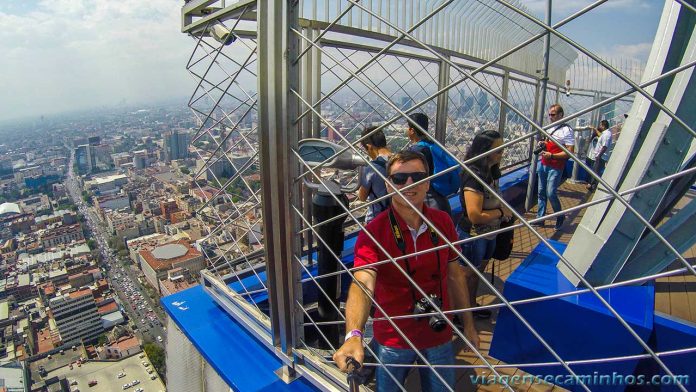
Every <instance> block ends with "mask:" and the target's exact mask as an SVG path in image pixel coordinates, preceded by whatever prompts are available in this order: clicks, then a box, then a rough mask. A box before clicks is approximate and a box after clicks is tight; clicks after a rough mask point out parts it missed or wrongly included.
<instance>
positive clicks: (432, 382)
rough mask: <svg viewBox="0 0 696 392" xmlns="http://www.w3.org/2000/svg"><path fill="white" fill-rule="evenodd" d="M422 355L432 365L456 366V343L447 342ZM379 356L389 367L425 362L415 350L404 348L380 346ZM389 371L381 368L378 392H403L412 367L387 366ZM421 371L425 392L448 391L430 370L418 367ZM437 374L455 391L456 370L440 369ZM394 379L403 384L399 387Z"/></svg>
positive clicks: (422, 387)
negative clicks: (402, 389) (397, 365)
mask: <svg viewBox="0 0 696 392" xmlns="http://www.w3.org/2000/svg"><path fill="white" fill-rule="evenodd" d="M421 354H423V356H424V357H425V359H427V360H428V362H429V363H430V364H431V365H454V350H453V349H452V342H447V343H445V344H443V345H440V346H435V347H431V348H426V349H423V350H421ZM377 356H378V357H379V360H380V361H382V363H384V364H385V365H388V364H403V365H411V364H413V363H414V362H416V361H418V362H419V363H421V361H420V358H418V356H417V355H416V352H415V351H413V350H411V349H403V348H391V347H386V346H382V345H381V344H379V343H378V344H377ZM387 368H388V370H389V372H387V370H386V369H385V368H384V367H382V366H379V367H378V368H377V376H376V382H377V391H378V392H387V391H389V392H391V391H400V390H401V389H400V388H399V385H402V386H403V385H404V381H406V376H408V372H409V370H411V368H410V367H408V366H399V367H391V366H387ZM418 370H419V371H420V378H421V390H422V391H425V392H431V391H432V392H435V391H444V390H446V388H445V386H444V385H442V381H440V379H439V378H437V376H436V375H435V374H434V373H433V371H432V370H430V369H429V368H427V367H421V368H418ZM435 370H436V371H437V373H438V374H439V375H440V377H442V378H443V379H444V380H445V381H446V382H447V385H448V386H449V387H450V388H452V389H454V378H455V377H454V369H453V368H436V369H435ZM389 373H391V375H392V376H394V378H395V379H396V381H397V382H398V383H399V384H398V385H397V384H396V383H395V382H394V379H392V377H391V376H390V375H389Z"/></svg>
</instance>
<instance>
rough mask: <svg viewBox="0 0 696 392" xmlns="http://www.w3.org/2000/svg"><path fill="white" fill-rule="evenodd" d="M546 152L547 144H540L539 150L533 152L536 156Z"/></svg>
mask: <svg viewBox="0 0 696 392" xmlns="http://www.w3.org/2000/svg"><path fill="white" fill-rule="evenodd" d="M544 151H546V143H541V144H539V145H538V146H537V148H535V149H534V151H532V152H533V153H534V155H539V154H541V153H542V152H544Z"/></svg>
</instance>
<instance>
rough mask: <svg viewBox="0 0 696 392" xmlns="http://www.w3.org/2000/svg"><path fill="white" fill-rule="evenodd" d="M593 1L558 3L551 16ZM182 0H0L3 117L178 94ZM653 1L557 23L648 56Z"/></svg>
mask: <svg viewBox="0 0 696 392" xmlns="http://www.w3.org/2000/svg"><path fill="white" fill-rule="evenodd" d="M521 3H522V4H523V5H527V6H528V7H529V9H530V11H531V12H532V13H534V14H535V15H537V16H539V17H540V16H541V15H543V10H544V6H545V1H540V0H525V1H522V2H521ZM590 3H591V2H590V1H586V0H577V1H568V2H557V3H554V18H553V19H554V21H557V20H559V19H560V18H563V17H565V16H567V15H568V14H569V13H572V12H575V11H577V10H579V9H581V8H582V7H584V6H586V5H588V4H590ZM180 6H181V2H178V1H169V0H155V1H149V2H147V4H142V3H140V2H138V1H134V0H129V1H119V2H109V1H105V0H99V1H93V2H86V1H84V0H62V1H24V2H9V3H4V4H0V23H2V25H3V26H4V27H5V28H4V29H3V31H2V32H0V52H2V53H3V54H4V60H5V61H4V62H5V64H4V68H5V69H4V72H3V73H2V76H0V86H3V89H2V90H1V91H2V92H0V106H2V107H3V110H2V112H0V124H1V123H6V122H8V121H9V120H21V119H27V118H29V119H31V118H41V116H44V117H45V116H55V115H57V114H61V113H65V112H74V111H84V110H93V109H100V108H102V109H103V108H114V107H119V106H121V107H132V106H138V105H148V104H152V103H157V102H162V101H167V100H172V99H177V100H182V101H183V100H184V99H186V98H187V97H189V92H190V91H191V89H192V87H193V82H192V79H191V78H190V77H189V76H188V75H187V72H186V69H185V63H186V59H188V57H189V55H190V54H189V48H190V45H191V42H190V40H189V39H188V38H187V37H186V36H185V35H183V34H180V32H179V31H178V28H179V26H180V23H181V22H180V8H179V7H180ZM659 6H660V5H659V4H656V2H649V1H641V0H621V1H617V2H612V3H608V6H607V7H599V8H598V9H597V10H593V11H591V12H590V13H589V14H588V15H584V16H583V17H581V18H579V19H578V20H575V21H572V22H570V23H569V24H568V25H567V26H564V27H563V28H561V29H560V31H561V32H563V33H564V34H567V35H568V36H569V37H570V38H572V39H574V40H576V41H578V42H579V43H581V44H582V45H585V46H586V47H587V48H589V49H591V50H594V51H595V52H597V53H599V54H600V55H603V56H607V57H615V56H619V57H621V56H623V57H628V58H635V59H638V60H641V61H645V59H646V58H647V53H648V51H649V49H650V46H651V45H652V35H654V31H655V28H656V26H657V21H658V19H659V15H660V12H659ZM588 21H589V22H588ZM622 21H631V23H622ZM614 26H621V28H618V29H617V28H614ZM609 33H611V34H609Z"/></svg>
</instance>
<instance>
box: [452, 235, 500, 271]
mask: <svg viewBox="0 0 696 392" xmlns="http://www.w3.org/2000/svg"><path fill="white" fill-rule="evenodd" d="M457 235H458V236H459V239H460V240H463V239H466V238H469V237H471V235H470V234H469V233H467V232H465V231H464V230H462V229H461V228H460V227H459V226H457ZM495 239H496V237H495V236H493V237H487V238H478V239H476V240H474V241H471V242H465V243H463V244H462V254H463V255H464V257H466V258H467V259H469V261H471V263H472V264H473V265H474V266H476V267H480V266H481V263H482V262H484V261H488V260H490V259H491V257H493V251H495ZM459 264H461V265H463V266H464V267H468V266H469V265H468V264H467V263H465V262H464V260H459Z"/></svg>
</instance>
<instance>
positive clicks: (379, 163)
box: [370, 156, 389, 211]
mask: <svg viewBox="0 0 696 392" xmlns="http://www.w3.org/2000/svg"><path fill="white" fill-rule="evenodd" d="M372 163H374V164H375V165H377V166H379V167H381V168H382V169H384V170H385V175H386V169H387V162H386V160H385V159H384V157H382V156H379V157H377V159H375V160H374V161H372ZM370 195H372V196H373V198H374V199H377V198H378V196H377V194H376V193H375V191H374V190H373V189H372V186H370ZM377 204H379V205H380V207H382V211H384V210H386V209H387V208H389V199H383V200H381V201H380V202H379V203H377Z"/></svg>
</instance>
